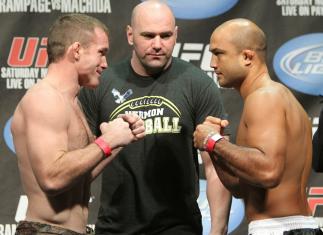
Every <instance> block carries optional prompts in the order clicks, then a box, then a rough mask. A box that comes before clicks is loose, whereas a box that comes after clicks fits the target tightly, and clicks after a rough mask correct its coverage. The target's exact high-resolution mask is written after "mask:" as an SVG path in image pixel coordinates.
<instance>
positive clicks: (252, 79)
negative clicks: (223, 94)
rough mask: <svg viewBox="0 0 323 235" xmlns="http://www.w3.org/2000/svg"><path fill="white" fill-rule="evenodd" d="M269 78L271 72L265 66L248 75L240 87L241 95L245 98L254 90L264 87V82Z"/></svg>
mask: <svg viewBox="0 0 323 235" xmlns="http://www.w3.org/2000/svg"><path fill="white" fill-rule="evenodd" d="M268 79H269V74H268V70H267V68H263V69H261V70H259V71H257V72H255V73H254V74H252V75H250V76H248V77H247V78H246V79H245V80H244V81H243V83H242V84H241V87H240V90H239V92H240V95H241V97H242V98H243V99H245V98H246V97H247V96H248V95H249V94H251V93H252V92H253V91H255V90H257V89H258V88H259V87H262V86H263V84H264V82H266V81H267V80H268Z"/></svg>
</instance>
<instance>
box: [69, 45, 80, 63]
mask: <svg viewBox="0 0 323 235" xmlns="http://www.w3.org/2000/svg"><path fill="white" fill-rule="evenodd" d="M80 49H81V44H80V42H73V43H72V44H71V45H70V46H69V47H68V48H67V50H66V55H67V57H68V59H69V60H71V61H78V60H79V59H80Z"/></svg>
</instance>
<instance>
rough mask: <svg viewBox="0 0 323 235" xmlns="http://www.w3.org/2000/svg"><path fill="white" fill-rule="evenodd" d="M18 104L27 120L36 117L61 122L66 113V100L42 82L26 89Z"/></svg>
mask: <svg viewBox="0 0 323 235" xmlns="http://www.w3.org/2000/svg"><path fill="white" fill-rule="evenodd" d="M19 106H20V109H21V110H22V112H23V113H24V116H25V118H26V119H27V120H28V119H33V120H35V119H38V120H44V121H46V122H54V123H56V122H62V121H63V120H64V119H65V118H64V117H66V116H67V115H66V114H68V112H67V111H68V109H67V105H66V101H65V99H64V98H63V96H62V95H61V93H59V92H57V91H56V90H55V89H53V88H50V87H46V86H44V85H42V84H39V85H36V86H34V87H32V88H31V89H30V90H28V91H27V93H26V94H25V96H24V97H23V98H22V100H21V102H20V104H19ZM66 121H67V120H66ZM61 124H64V123H61Z"/></svg>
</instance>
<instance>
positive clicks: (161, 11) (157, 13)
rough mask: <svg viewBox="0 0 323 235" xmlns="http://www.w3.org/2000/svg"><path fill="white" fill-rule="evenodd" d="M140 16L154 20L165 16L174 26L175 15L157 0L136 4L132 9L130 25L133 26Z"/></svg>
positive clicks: (162, 18)
mask: <svg viewBox="0 0 323 235" xmlns="http://www.w3.org/2000/svg"><path fill="white" fill-rule="evenodd" d="M142 17H145V18H149V19H156V20H165V18H167V19H168V20H170V21H171V22H172V24H173V25H174V27H175V17H174V14H173V12H172V10H171V9H170V8H169V6H168V5H167V4H166V3H165V2H163V1H158V0H148V1H144V2H142V3H140V4H138V5H137V6H136V7H135V8H134V9H133V11H132V15H131V26H132V27H134V26H135V25H136V24H137V23H138V22H140V20H141V19H142Z"/></svg>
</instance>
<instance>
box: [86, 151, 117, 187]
mask: <svg viewBox="0 0 323 235" xmlns="http://www.w3.org/2000/svg"><path fill="white" fill-rule="evenodd" d="M121 149H122V148H121V147H119V148H116V149H114V150H113V151H112V154H111V156H109V157H107V158H105V159H104V160H103V161H101V162H100V163H99V164H98V165H96V167H95V168H94V169H93V170H92V172H91V181H93V180H95V179H96V177H98V175H99V174H100V173H101V172H102V171H103V169H104V168H105V167H106V166H107V165H108V164H109V163H110V162H111V161H112V160H113V159H114V158H115V157H116V156H117V154H118V153H119V152H120V150H121Z"/></svg>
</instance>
